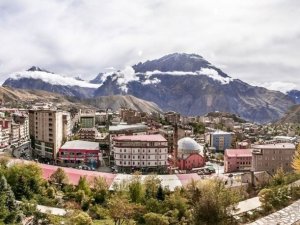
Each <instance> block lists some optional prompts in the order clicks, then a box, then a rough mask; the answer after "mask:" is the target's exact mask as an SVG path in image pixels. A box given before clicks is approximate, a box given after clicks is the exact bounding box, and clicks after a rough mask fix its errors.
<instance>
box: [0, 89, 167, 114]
mask: <svg viewBox="0 0 300 225" xmlns="http://www.w3.org/2000/svg"><path fill="white" fill-rule="evenodd" d="M36 102H52V103H55V104H56V105H57V106H58V107H59V108H62V109H68V108H71V107H76V108H92V109H95V110H97V109H106V108H111V109H113V110H118V109H119V108H121V107H125V108H131V109H135V110H137V111H140V112H146V113H152V112H155V113H161V112H162V110H161V109H160V108H159V107H158V106H157V105H156V104H154V103H152V102H148V101H145V100H142V99H138V98H136V97H134V96H126V95H124V96H123V95H119V96H103V97H97V98H93V99H84V100H79V99H76V98H72V97H68V96H63V95H61V94H57V93H52V92H47V91H40V90H28V89H18V88H11V87H8V86H3V87H0V103H1V105H2V106H9V107H27V106H31V105H32V104H34V103H36Z"/></svg>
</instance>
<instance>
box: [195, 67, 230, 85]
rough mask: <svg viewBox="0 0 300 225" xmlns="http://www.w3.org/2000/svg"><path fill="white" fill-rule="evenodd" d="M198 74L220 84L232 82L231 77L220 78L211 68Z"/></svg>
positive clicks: (204, 69) (203, 69)
mask: <svg viewBox="0 0 300 225" xmlns="http://www.w3.org/2000/svg"><path fill="white" fill-rule="evenodd" d="M199 74H200V75H206V76H208V77H210V78H212V79H213V80H216V81H219V82H220V83H221V84H229V83H230V82H231V81H233V80H234V79H233V78H231V77H222V76H220V74H219V73H218V71H216V70H215V69H212V68H202V69H201V70H200V71H199Z"/></svg>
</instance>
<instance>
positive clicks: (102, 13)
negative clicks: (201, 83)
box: [0, 0, 300, 87]
mask: <svg viewBox="0 0 300 225" xmlns="http://www.w3.org/2000/svg"><path fill="white" fill-rule="evenodd" d="M299 17H300V2H299V1H295V0H265V1H261V0H243V1H241V0H226V1H220V0H211V1H206V0H187V1H181V0H173V1H163V0H152V1H148V0H141V1H132V0H122V1H118V0H110V1H97V0H88V1H83V0H64V1H43V4H41V2H40V1H39V0H23V1H11V0H2V1H0V33H1V35H0V43H1V51H0V75H1V77H0V80H1V81H3V80H4V79H5V78H6V76H5V75H7V74H9V73H12V72H14V71H20V70H24V69H27V68H29V67H30V66H32V65H37V66H41V67H43V68H46V69H48V70H50V71H54V72H57V73H63V74H68V75H72V76H77V75H78V74H82V75H83V77H87V76H89V77H88V78H89V79H91V78H93V77H94V76H95V75H96V74H98V73H99V72H103V71H105V68H107V67H111V66H114V67H115V68H124V67H125V66H126V65H133V64H135V63H138V62H139V61H144V60H148V59H153V58H157V57H160V56H163V55H165V54H168V53H173V52H187V53H198V54H200V55H203V56H204V58H206V59H208V60H209V61H210V62H211V63H212V64H215V65H216V66H218V65H222V66H224V67H226V68H225V69H224V70H225V72H227V73H228V74H229V75H230V76H231V77H233V78H239V79H241V80H245V81H246V82H255V81H260V82H268V81H270V80H275V78H276V80H279V81H283V82H293V83H295V84H297V85H298V87H299V86H300V78H299V74H298V73H299V72H298V71H300V64H299V58H300V18H299ZM262 74H264V75H263V76H262Z"/></svg>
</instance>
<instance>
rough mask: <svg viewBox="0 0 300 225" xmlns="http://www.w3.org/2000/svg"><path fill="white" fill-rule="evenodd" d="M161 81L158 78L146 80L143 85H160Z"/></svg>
mask: <svg viewBox="0 0 300 225" xmlns="http://www.w3.org/2000/svg"><path fill="white" fill-rule="evenodd" d="M160 82H161V80H159V79H158V78H156V77H155V78H154V79H146V80H144V81H143V82H142V85H149V84H158V83H160Z"/></svg>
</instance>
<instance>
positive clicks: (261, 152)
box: [252, 143, 296, 174]
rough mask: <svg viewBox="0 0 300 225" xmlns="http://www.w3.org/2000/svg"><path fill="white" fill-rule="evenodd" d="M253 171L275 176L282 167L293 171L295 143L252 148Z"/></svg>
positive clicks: (254, 146)
mask: <svg viewBox="0 0 300 225" xmlns="http://www.w3.org/2000/svg"><path fill="white" fill-rule="evenodd" d="M252 148H253V151H252V171H254V172H256V171H267V172H269V173H271V174H274V173H275V172H276V170H277V169H278V168H280V167H282V168H283V169H284V171H286V172H288V171H292V166H291V163H292V160H293V156H294V154H295V151H296V146H295V145H294V144H293V143H273V144H264V145H253V146H252Z"/></svg>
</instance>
